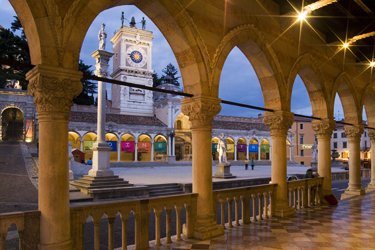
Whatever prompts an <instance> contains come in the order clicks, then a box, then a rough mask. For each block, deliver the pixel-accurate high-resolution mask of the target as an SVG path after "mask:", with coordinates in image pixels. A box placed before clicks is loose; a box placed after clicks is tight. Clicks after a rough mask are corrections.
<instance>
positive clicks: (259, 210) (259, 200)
mask: <svg viewBox="0 0 375 250" xmlns="http://www.w3.org/2000/svg"><path fill="white" fill-rule="evenodd" d="M257 198H258V213H259V220H262V219H263V218H262V194H261V193H257Z"/></svg>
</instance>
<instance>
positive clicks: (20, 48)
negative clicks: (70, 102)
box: [0, 16, 97, 105]
mask: <svg viewBox="0 0 375 250" xmlns="http://www.w3.org/2000/svg"><path fill="white" fill-rule="evenodd" d="M17 32H20V35H17V34H16V33H17ZM0 60H1V61H2V62H5V63H4V65H0V88H4V87H5V85H6V83H7V82H8V81H10V80H15V81H19V82H20V83H21V86H22V89H27V83H28V82H27V81H26V78H25V75H26V73H27V72H28V71H29V70H30V69H31V66H28V65H31V60H30V52H29V46H28V44H27V39H26V36H25V33H24V31H23V28H22V25H21V22H20V20H19V19H18V17H16V16H15V17H14V21H13V22H12V23H11V28H10V29H5V28H2V27H1V26H0ZM5 64H6V65H5ZM78 68H79V70H80V71H82V72H83V73H84V74H87V75H92V74H93V72H92V70H90V68H91V66H90V65H86V64H84V63H83V62H82V61H81V60H80V61H79V64H78ZM96 89H97V87H96V83H95V82H91V81H89V80H85V81H84V82H83V90H82V93H81V94H79V96H77V97H76V98H75V99H74V102H75V103H77V104H86V105H92V104H94V97H93V94H95V93H96Z"/></svg>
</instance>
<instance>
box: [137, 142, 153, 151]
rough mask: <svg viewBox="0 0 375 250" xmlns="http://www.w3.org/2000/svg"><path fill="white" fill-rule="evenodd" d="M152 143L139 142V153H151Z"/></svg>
mask: <svg viewBox="0 0 375 250" xmlns="http://www.w3.org/2000/svg"><path fill="white" fill-rule="evenodd" d="M150 149H151V143H150V142H138V152H140V153H147V152H150Z"/></svg>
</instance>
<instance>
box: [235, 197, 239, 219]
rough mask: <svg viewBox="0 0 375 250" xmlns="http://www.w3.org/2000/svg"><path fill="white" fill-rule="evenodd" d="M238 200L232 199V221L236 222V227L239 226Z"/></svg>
mask: <svg viewBox="0 0 375 250" xmlns="http://www.w3.org/2000/svg"><path fill="white" fill-rule="evenodd" d="M238 203H239V199H238V198H237V197H234V220H235V221H236V226H239V225H240V219H239V212H240V211H239V205H238Z"/></svg>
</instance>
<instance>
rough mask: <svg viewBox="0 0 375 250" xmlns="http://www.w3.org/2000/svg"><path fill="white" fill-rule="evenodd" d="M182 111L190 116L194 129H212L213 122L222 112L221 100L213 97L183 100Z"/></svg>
mask: <svg viewBox="0 0 375 250" xmlns="http://www.w3.org/2000/svg"><path fill="white" fill-rule="evenodd" d="M181 104H182V107H181V111H182V113H184V114H185V115H187V116H189V121H190V122H191V124H192V126H191V128H192V129H195V128H204V127H210V128H211V127H212V121H213V118H214V116H215V115H217V114H218V113H219V112H220V110H221V106H220V99H218V98H213V97H194V98H189V99H187V98H185V99H183V100H182V103H181Z"/></svg>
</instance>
